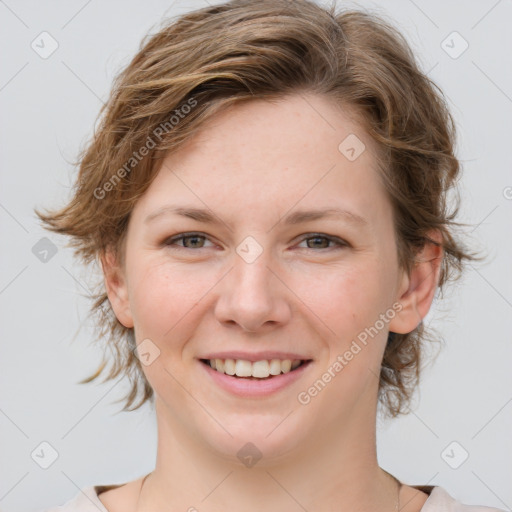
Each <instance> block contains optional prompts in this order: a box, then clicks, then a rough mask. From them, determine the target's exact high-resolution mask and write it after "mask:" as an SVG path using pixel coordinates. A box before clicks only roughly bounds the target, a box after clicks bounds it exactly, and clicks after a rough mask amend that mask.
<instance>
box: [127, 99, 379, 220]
mask: <svg viewBox="0 0 512 512" xmlns="http://www.w3.org/2000/svg"><path fill="white" fill-rule="evenodd" d="M178 199H179V200H180V204H181V203H184V202H186V203H187V205H190V204H193V205H195V206H197V207H202V208H211V209H212V210H213V213H214V214H218V215H222V214H223V213H224V214H226V215H228V214H229V215H231V214H232V212H228V211H227V210H228V209H229V208H230V206H232V207H233V208H236V209H240V208H241V207H243V210H244V211H252V212H266V213H268V214H269V215H274V217H275V216H276V215H278V216H279V217H281V216H282V215H283V214H284V213H286V212H289V211H290V210H291V209H293V208H294V205H297V207H299V206H300V207H301V209H302V208H313V207H326V206H329V207H339V208H345V209H350V208H352V209H355V210H358V211H359V212H361V211H365V212H366V213H367V214H368V213H370V214H372V213H373V214H374V215H375V216H379V215H382V213H383V212H382V209H383V208H385V207H386V205H385V203H386V197H385V193H384V190H383V189H382V186H381V183H380V180H379V177H378V170H377V162H376V158H375V147H374V144H373V142H372V140H371V139H370V137H369V136H368V134H367V133H365V131H364V130H363V128H362V126H361V125H360V124H359V123H357V121H356V120H355V119H354V116H353V115H351V114H350V113H349V112H346V111H344V110H343V109H342V108H340V107H339V106H338V105H336V104H335V103H334V102H333V101H332V100H330V99H328V98H325V97H322V96H317V95H298V94H297V95H293V96H288V97H284V98H281V99H279V100H272V101H268V100H254V101H250V102H246V103H242V104H235V105H233V106H231V107H229V108H227V109H226V110H225V111H222V112H221V113H219V114H217V115H215V116H214V117H212V118H211V119H209V120H208V121H207V122H206V123H205V124H203V125H202V126H201V129H200V130H199V131H198V132H197V133H196V134H195V136H194V137H193V138H191V139H189V141H187V143H186V144H184V145H183V146H182V147H181V148H180V149H179V150H178V151H175V152H173V153H172V154H169V155H168V156H167V157H166V158H165V159H164V160H163V162H162V165H161V168H160V170H159V171H158V175H157V177H156V178H155V181H154V182H153V183H152V184H151V186H150V188H149V189H148V191H147V192H146V194H145V195H144V196H143V197H142V198H141V199H140V200H139V204H138V205H137V207H136V208H137V209H139V210H141V211H142V212H143V213H144V214H145V215H147V214H148V213H151V211H154V210H155V209H157V208H158V207H162V206H165V205H167V204H169V203H175V202H176V200H178Z"/></svg>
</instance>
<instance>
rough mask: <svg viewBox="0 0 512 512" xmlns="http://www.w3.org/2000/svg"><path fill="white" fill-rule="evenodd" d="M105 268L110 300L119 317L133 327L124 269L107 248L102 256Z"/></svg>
mask: <svg viewBox="0 0 512 512" xmlns="http://www.w3.org/2000/svg"><path fill="white" fill-rule="evenodd" d="M100 261H101V267H102V270H103V278H104V283H105V289H106V291H107V295H108V300H109V301H110V304H111V306H112V309H113V310H114V313H115V315H116V317H117V319H118V320H119V321H120V322H121V323H122V324H123V325H124V326H125V327H128V328H131V327H133V325H134V324H133V318H132V314H131V309H130V300H129V294H128V287H127V284H126V278H125V276H124V271H123V269H122V268H121V266H120V265H119V264H118V262H117V259H116V257H115V255H114V253H113V251H112V250H111V249H107V250H106V251H105V252H104V253H103V254H102V256H101V258H100Z"/></svg>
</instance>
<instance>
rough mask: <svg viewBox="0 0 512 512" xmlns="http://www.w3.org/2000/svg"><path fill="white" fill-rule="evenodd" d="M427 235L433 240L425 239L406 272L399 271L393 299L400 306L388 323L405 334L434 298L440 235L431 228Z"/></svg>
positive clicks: (398, 331) (439, 254) (419, 321)
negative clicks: (397, 286)
mask: <svg viewBox="0 0 512 512" xmlns="http://www.w3.org/2000/svg"><path fill="white" fill-rule="evenodd" d="M427 236H428V237H429V238H430V239H431V240H433V241H434V242H436V243H432V242H429V241H427V242H425V245H424V246H423V248H422V249H421V250H420V251H419V252H418V254H417V255H416V258H415V261H414V265H413V267H412V269H411V273H410V275H407V274H406V273H405V271H404V272H403V274H402V277H401V283H400V286H399V293H398V298H397V301H398V302H399V303H400V304H401V306H402V309H401V310H400V311H398V312H397V314H396V316H395V317H394V318H393V320H392V321H391V322H390V323H389V330H390V331H392V332H396V333H399V334H407V333H409V332H412V331H413V330H414V329H416V327H418V325H419V324H420V323H421V321H422V320H423V318H425V316H427V313H428V311H429V309H430V306H431V304H432V301H433V300H434V295H435V293H436V290H437V285H438V282H439V276H440V272H441V262H442V259H443V248H442V235H441V233H440V232H439V231H438V230H435V231H430V232H429V233H428V234H427ZM436 244H439V245H436Z"/></svg>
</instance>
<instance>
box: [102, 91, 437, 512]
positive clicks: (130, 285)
mask: <svg viewBox="0 0 512 512" xmlns="http://www.w3.org/2000/svg"><path fill="white" fill-rule="evenodd" d="M305 99H306V98H305V97H302V96H301V95H293V96H288V97H286V98H284V99H282V100H280V101H273V102H268V101H261V100H258V101H251V102H249V103H247V104H241V105H235V107H234V108H229V109H226V110H224V111H222V112H221V113H220V114H218V115H217V116H216V117H215V118H213V119H212V120H210V121H209V122H208V123H207V124H206V125H204V127H202V129H201V131H200V132H198V134H197V135H195V137H194V138H193V139H192V140H190V141H189V142H188V143H187V144H186V145H185V146H183V147H182V148H180V150H179V151H178V152H176V153H174V154H171V155H168V156H167V157H166V158H165V160H164V161H163V165H162V166H161V168H160V170H159V173H158V175H157V177H156V179H155V181H154V182H153V183H152V184H151V186H150V187H149V189H148V190H147V192H146V193H145V194H144V195H143V196H142V197H141V198H140V199H139V200H138V202H137V203H136V205H135V207H134V209H133V212H132V215H131V218H130V222H129V225H128V231H127V238H126V245H125V251H126V252H125V256H126V258H125V261H124V264H123V265H118V264H117V262H116V260H115V258H114V257H113V256H112V253H110V252H107V254H106V255H105V256H104V257H103V258H102V265H103V271H104V274H105V283H106V287H107V293H108V296H109V300H110V302H111V304H112V307H113V308H114V311H115V314H116V316H117V318H118V319H119V321H120V322H122V324H123V325H125V326H126V327H130V328H131V327H133V328H134V330H135V336H136V341H137V343H141V342H142V341H143V340H146V339H149V340H151V341H150V343H151V344H152V346H153V347H158V350H159V351H160V353H159V355H158V357H156V358H155V359H154V360H153V361H152V362H151V364H148V365H147V366H144V365H143V370H144V373H145V375H146V377H147V379H148V381H149V383H150V384H151V386H152V387H153V389H154V391H155V396H156V401H155V404H156V414H157V423H158V449H157V461H156V467H155V470H154V471H153V472H152V473H151V474H150V476H149V477H148V478H147V479H146V481H145V483H144V486H143V487H142V492H140V488H141V479H138V480H135V481H133V482H130V483H128V484H126V485H124V486H121V487H118V488H116V489H114V490H111V491H107V492H105V493H103V494H101V495H100V500H101V501H102V502H103V503H104V505H105V506H106V508H107V509H108V510H109V512H117V511H120V510H123V511H124V512H135V511H138V512H142V511H149V510H160V511H162V512H165V511H171V510H184V511H185V510H189V509H190V510H193V509H191V507H195V508H196V509H197V510H200V511H201V512H203V511H204V512H208V511H212V512H213V511H220V510H234V509H236V510H238V511H243V512H252V511H261V510H265V511H266V512H274V511H276V512H277V511H281V510H288V511H303V510H304V509H306V510H309V511H313V510H350V511H354V512H357V511H382V512H385V511H390V512H391V511H393V510H395V502H396V497H397V485H396V482H394V481H393V479H392V478H391V477H390V476H389V475H388V474H386V473H385V472H384V471H383V470H382V469H381V468H380V467H379V465H378V461H377V454H376V446H375V439H376V437H375V429H376V425H375V423H376V422H375V420H376V406H377V391H378V377H377V376H378V375H379V372H380V365H381V360H382V356H383V352H384V348H385V344H386V340H387V336H388V331H393V332H397V333H407V332H411V331H412V330H413V329H415V328H416V327H417V326H418V324H419V323H420V321H421V320H422V319H423V318H424V317H425V315H426V314H427V313H428V310H429V308H430V305H431V302H432V300H433V297H434V293H435V290H436V286H437V282H438V278H439V264H440V261H441V256H442V252H441V249H439V248H438V247H436V246H434V245H431V244H429V245H427V246H425V248H424V249H423V251H422V252H421V253H420V254H419V257H418V260H419V263H417V264H416V265H415V266H414V269H413V271H412V273H411V274H410V275H407V274H406V273H405V272H403V271H402V270H401V269H400V268H399V266H398V260H397V253H396V246H395V235H394V230H393V217H392V209H391V205H390V203H389V200H388V198H387V196H386V194H385V191H384V189H383V187H382V185H381V183H380V181H379V179H378V174H377V173H378V171H377V169H376V164H375V154H374V146H373V144H372V141H371V140H370V139H369V137H368V136H367V134H365V133H364V131H363V130H362V128H361V127H360V126H359V125H358V124H357V123H356V122H355V121H354V120H353V119H352V118H351V117H349V116H348V115H346V114H345V113H344V112H343V110H341V109H339V108H336V106H335V105H334V104H333V103H332V101H331V100H329V99H327V98H324V97H321V96H316V95H311V94H310V95H308V96H307V101H305ZM351 133H353V134H356V135H357V136H358V137H359V139H361V140H362V141H363V142H364V144H365V146H366V150H365V151H364V152H363V153H362V154H361V155H360V156H359V157H358V158H357V159H356V160H354V161H350V160H349V159H347V158H346V156H345V155H343V154H342V153H341V152H340V151H339V150H338V146H339V144H340V143H341V142H342V141H343V140H344V139H345V138H346V137H347V136H348V135H349V134H351ZM168 205H172V206H178V205H179V206H187V207H195V208H201V209H203V208H204V209H207V210H209V212H210V213H211V214H213V216H214V217H215V219H217V220H218V223H217V224H211V223H206V222H204V221H198V220H193V219H189V218H184V217H180V216H178V215H176V214H171V213H167V214H162V215H160V216H158V217H155V218H154V219H153V220H150V221H149V222H146V221H145V219H147V217H148V216H150V215H151V214H152V213H154V212H156V211H157V210H159V209H160V208H162V207H164V206H168ZM326 207H332V208H341V209H344V210H348V211H350V212H351V213H353V214H356V215H358V216H360V217H362V219H363V220H362V221H360V222H355V221H351V220H350V219H349V218H348V217H347V216H344V217H340V218H327V217H326V218H323V219H318V220H309V221H304V222H301V223H299V224H290V225H287V224H286V223H285V222H284V221H283V220H281V219H282V218H283V217H285V216H287V215H288V214H290V213H294V212H295V211H297V210H312V209H319V208H326ZM280 220H281V221H280ZM190 232H194V233H197V237H199V238H194V237H191V238H189V239H188V240H187V239H184V240H183V239H182V240H177V241H174V242H173V245H170V243H171V242H169V239H170V238H171V237H174V236H175V235H178V234H181V233H190ZM325 235H327V236H331V237H336V238H338V239H341V240H342V241H344V242H345V245H337V244H336V243H335V242H331V243H329V242H328V241H327V239H325V238H318V237H320V236H325ZM248 236H250V237H252V238H253V239H254V240H255V241H256V242H257V244H258V245H259V247H261V249H262V252H261V254H260V255H259V256H258V257H257V258H256V259H255V260H254V261H252V262H251V263H248V262H247V260H245V259H244V258H243V257H241V256H240V255H239V253H237V247H239V246H240V244H241V242H242V241H244V239H245V238H246V237H248ZM433 236H435V235H434V234H433ZM201 237H204V238H201ZM308 237H309V239H308ZM166 240H167V241H168V243H167V245H166V244H165V243H164V242H165V241H166ZM308 240H309V241H308ZM242 246H243V244H242ZM252 247H254V246H252ZM251 250H254V249H251ZM394 303H399V304H400V305H401V309H400V311H399V312H396V314H394V315H393V318H392V319H391V320H388V321H387V322H385V325H384V327H383V328H381V330H380V331H379V332H378V334H377V335H375V336H374V337H373V338H372V339H371V341H369V343H368V344H367V345H365V346H364V348H363V349H362V350H361V351H360V352H359V353H357V355H355V356H354V357H353V358H352V359H351V360H350V361H349V362H348V364H346V366H344V367H343V369H342V371H340V372H338V373H337V374H336V377H335V378H332V379H331V380H330V382H329V383H328V384H327V385H326V386H325V388H324V389H323V390H322V391H321V392H320V393H318V394H317V395H316V396H314V397H313V398H311V400H310V401H309V403H307V404H306V405H304V404H302V403H299V401H298V399H297V396H298V395H299V393H301V392H304V390H307V389H308V388H310V387H311V385H312V384H313V383H314V382H315V381H316V380H317V379H319V378H320V377H321V376H322V374H324V373H325V372H326V371H328V369H329V368H330V367H331V368H332V365H333V362H335V361H336V358H337V356H338V355H340V354H344V353H345V352H346V351H347V350H348V349H349V347H350V345H351V343H352V341H353V340H355V339H356V338H357V335H358V334H359V333H361V332H362V331H364V330H365V328H368V327H370V326H374V325H375V324H376V320H378V319H379V315H381V314H383V313H385V312H387V311H390V309H392V305H393V304H394ZM234 350H237V351H243V352H247V353H256V352H260V351H267V350H268V351H282V352H293V353H295V354H300V355H301V356H302V357H301V359H305V360H306V359H307V360H311V362H310V363H309V364H308V365H307V366H306V367H304V368H303V370H302V372H301V373H300V376H299V377H298V378H296V379H295V380H294V381H292V382H291V383H290V384H288V385H287V386H285V387H284V388H282V389H280V390H278V391H275V392H273V393H271V394H269V395H267V396H258V397H241V396H238V395H236V394H234V393H232V392H231V391H229V390H226V389H224V388H223V387H221V386H219V385H218V384H217V382H216V381H215V380H214V379H212V377H211V373H213V372H212V371H211V370H210V369H207V367H206V365H205V364H204V363H203V362H201V361H200V359H201V358H204V356H205V355H207V354H209V353H211V352H212V351H234ZM299 369H300V368H299ZM296 375H298V374H296ZM240 378H243V377H240ZM232 379H237V377H232ZM238 379H239V378H238ZM248 442H251V443H253V445H255V446H256V447H257V449H258V450H259V452H261V454H262V458H261V459H260V460H259V461H258V462H257V463H256V464H255V465H254V466H252V467H246V466H245V465H244V464H243V463H242V462H241V461H240V460H239V458H238V457H237V452H238V451H239V450H240V449H241V448H242V447H243V446H244V445H245V444H246V443H248ZM139 494H140V496H139ZM426 499H427V495H426V494H424V493H423V492H420V491H419V490H416V489H414V488H412V487H410V486H407V485H403V486H402V488H401V490H400V508H401V510H402V511H405V512H413V511H418V510H420V509H421V507H422V505H423V503H424V502H425V500H426Z"/></svg>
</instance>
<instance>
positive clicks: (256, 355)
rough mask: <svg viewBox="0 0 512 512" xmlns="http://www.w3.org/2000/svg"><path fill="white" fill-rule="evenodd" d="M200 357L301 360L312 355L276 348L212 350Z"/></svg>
mask: <svg viewBox="0 0 512 512" xmlns="http://www.w3.org/2000/svg"><path fill="white" fill-rule="evenodd" d="M199 359H245V360H246V361H252V362H254V361H262V360H268V361H270V360H271V359H281V360H285V359H291V360H292V361H293V360H294V359H300V360H301V361H307V360H309V359H311V358H310V357H305V356H304V355H301V354H297V353H294V352H277V351H275V350H266V351H263V352H242V351H240V350H234V351H229V352H228V351H225V352H211V353H209V354H206V355H205V356H201V357H200V358H199Z"/></svg>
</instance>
